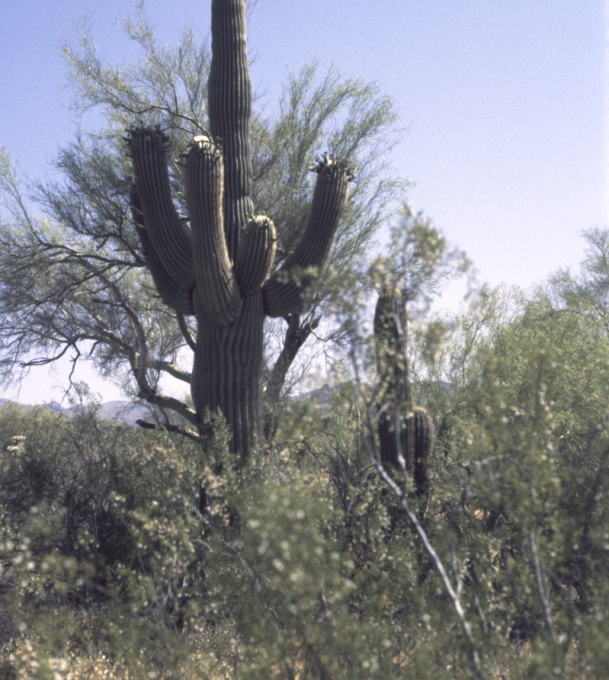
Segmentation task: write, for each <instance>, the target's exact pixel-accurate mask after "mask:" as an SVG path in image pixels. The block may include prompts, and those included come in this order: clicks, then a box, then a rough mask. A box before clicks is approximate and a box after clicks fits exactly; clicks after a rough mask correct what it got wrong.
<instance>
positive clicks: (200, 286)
mask: <svg viewBox="0 0 609 680" xmlns="http://www.w3.org/2000/svg"><path fill="white" fill-rule="evenodd" d="M184 179H185V186H184V189H185V194H186V203H187V204H188V212H189V215H190V223H191V235H192V249H193V256H194V260H193V263H194V273H195V281H196V294H195V296H194V303H195V312H196V314H197V318H199V314H200V313H203V314H204V315H205V316H206V317H207V318H208V319H209V320H210V321H211V322H213V323H215V324H216V325H218V326H224V325H226V324H227V323H230V322H231V321H233V320H234V319H236V318H237V316H238V314H239V312H240V310H241V304H242V303H241V295H240V293H239V288H238V286H237V280H236V279H235V276H234V274H233V268H232V265H231V262H230V260H229V257H228V250H227V248H226V240H225V237H224V215H223V210H222V197H223V193H224V167H223V163H222V153H221V150H220V149H219V148H218V147H217V146H216V145H215V144H213V143H212V142H211V141H209V140H206V141H197V140H195V142H193V144H192V146H191V147H190V150H189V152H188V154H187V155H186V164H185V172H184Z"/></svg>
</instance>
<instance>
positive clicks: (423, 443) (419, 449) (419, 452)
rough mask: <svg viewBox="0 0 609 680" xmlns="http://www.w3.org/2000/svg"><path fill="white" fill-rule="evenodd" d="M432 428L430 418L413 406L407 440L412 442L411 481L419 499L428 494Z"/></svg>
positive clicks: (423, 411) (432, 439)
mask: <svg viewBox="0 0 609 680" xmlns="http://www.w3.org/2000/svg"><path fill="white" fill-rule="evenodd" d="M434 436H435V433H434V426H433V421H432V419H431V416H430V415H429V413H427V411H426V410H425V409H424V408H421V407H420V406H415V408H414V409H413V410H412V413H411V414H409V418H408V438H409V439H411V440H412V443H410V444H409V448H410V450H411V451H412V461H413V471H412V472H413V475H412V476H413V479H414V489H415V493H416V495H417V496H419V497H425V496H427V495H428V494H429V474H428V466H429V457H430V456H431V452H432V449H433V443H434Z"/></svg>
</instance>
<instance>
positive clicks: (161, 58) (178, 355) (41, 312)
mask: <svg viewBox="0 0 609 680" xmlns="http://www.w3.org/2000/svg"><path fill="white" fill-rule="evenodd" d="M225 12H229V13H233V14H234V16H235V17H236V19H235V22H236V23H231V22H229V23H231V26H233V29H234V30H235V31H236V32H234V33H230V32H229V31H227V30H226V29H225V28H223V26H224V24H223V23H222V21H223V19H222V17H224V19H226V17H227V16H228V15H226V14H224V13H225ZM213 21H214V23H213V27H212V32H213V36H212V50H209V49H208V48H207V46H206V45H205V44H203V45H200V44H197V41H196V40H195V38H194V36H193V34H192V32H191V31H189V30H187V31H186V32H185V34H184V36H183V37H182V39H181V41H180V43H179V44H178V45H177V46H176V47H175V48H169V47H166V48H161V47H159V46H158V45H157V43H156V41H155V39H154V37H153V31H152V29H151V27H150V25H149V24H148V23H147V21H146V19H145V18H144V16H143V15H142V14H141V13H140V14H139V15H138V18H137V20H136V21H132V22H127V23H126V30H127V33H128V35H129V37H130V38H132V39H133V40H134V41H135V42H136V43H137V44H138V45H139V47H140V48H141V49H142V51H143V53H144V59H143V60H142V62H140V63H139V64H137V65H135V66H125V67H119V66H106V65H104V63H103V62H102V60H101V59H100V58H99V56H98V54H97V51H96V48H95V47H94V45H93V43H92V41H91V39H90V38H89V36H88V35H87V34H86V33H84V34H83V35H82V37H81V42H80V46H79V47H76V48H73V47H71V46H66V47H65V48H64V50H63V55H64V56H65V58H66V60H67V62H68V65H69V69H70V80H71V85H72V86H73V89H74V91H75V94H76V98H75V103H74V107H75V110H76V111H77V112H79V113H82V115H83V116H85V117H86V115H87V112H88V111H89V110H91V109H93V110H95V111H96V112H98V113H99V114H100V115H101V120H102V125H101V127H99V129H97V130H96V131H93V132H87V131H82V132H81V133H80V134H79V135H78V136H77V138H76V139H75V141H74V142H73V143H71V144H69V145H68V146H67V147H65V148H64V149H63V150H61V152H60V153H59V156H58V158H57V160H56V162H55V169H56V170H57V173H56V174H54V175H53V176H52V178H51V179H49V180H47V181H46V182H41V183H37V184H30V185H29V186H28V187H27V189H26V190H24V189H23V188H22V184H21V183H20V182H19V180H18V177H17V173H16V171H15V170H14V168H13V167H12V165H11V163H10V161H9V159H8V156H7V154H5V153H4V154H3V155H2V163H1V168H0V184H1V190H2V194H3V204H4V208H3V210H2V214H1V215H0V220H1V223H0V319H1V321H0V367H1V369H2V374H3V378H4V379H11V378H14V379H18V378H19V376H20V375H21V374H22V373H23V371H26V372H27V371H28V370H30V369H31V368H32V367H35V366H37V365H40V364H48V363H51V362H53V361H56V360H57V359H58V358H60V357H62V356H67V357H70V358H71V360H72V362H73V363H74V364H76V363H77V362H78V361H79V360H80V358H81V357H83V356H85V355H87V356H88V357H90V358H91V359H92V360H93V362H94V364H95V365H96V367H97V368H98V369H99V370H100V371H101V373H102V374H103V375H105V376H106V377H112V378H113V379H115V380H118V381H119V382H120V384H121V386H122V387H123V388H124V389H126V391H127V392H128V393H129V394H131V395H133V396H135V397H139V398H141V399H143V400H146V401H147V402H148V403H149V404H151V405H153V406H154V407H155V409H156V410H157V417H158V418H159V419H160V421H161V423H162V424H164V425H166V426H168V427H170V428H172V429H180V431H182V432H183V433H184V434H186V435H187V436H190V437H192V438H194V439H198V438H199V434H198V433H197V431H196V430H195V429H192V427H191V426H195V428H196V427H197V426H198V425H199V424H200V413H201V411H202V410H203V409H204V408H205V406H207V407H209V408H211V409H212V410H213V409H215V408H218V407H219V408H221V410H223V412H225V416H226V417H227V419H228V421H229V424H230V425H231V428H233V437H234V442H233V448H234V449H235V450H236V451H238V452H240V453H241V454H242V455H246V453H247V451H248V449H249V447H250V446H251V433H252V432H253V431H255V430H256V427H257V423H258V420H259V403H258V402H257V401H256V399H255V397H254V395H255V394H257V393H258V389H259V388H258V385H259V382H260V380H262V382H263V390H262V391H263V394H264V396H265V399H266V401H267V402H268V403H270V404H273V403H274V402H275V401H276V400H277V398H278V396H279V394H280V393H281V390H282V389H283V386H284V384H285V382H286V376H287V375H288V371H289V370H290V367H291V366H292V365H293V362H294V360H295V358H296V356H297V355H298V353H299V351H300V350H301V348H302V347H303V345H304V343H305V342H306V341H307V339H308V338H309V337H310V336H311V334H312V333H313V332H314V330H315V328H316V327H318V325H319V322H320V319H321V318H322V317H324V316H325V317H326V318H335V317H332V316H331V313H330V312H331V310H332V306H333V305H335V304H336V303H337V302H338V301H340V299H341V298H343V297H344V295H345V294H346V293H347V289H346V287H345V286H346V285H347V284H346V283H345V277H346V274H349V275H351V281H353V280H354V279H356V278H357V277H354V276H352V274H353V272H357V271H363V270H364V268H365V266H366V265H365V261H366V257H367V252H369V245H370V242H371V237H372V236H373V234H374V232H375V229H376V228H377V226H378V225H379V224H380V223H381V220H384V219H386V218H387V216H388V207H389V206H390V205H391V204H392V202H393V200H394V198H395V195H396V191H397V190H398V188H399V187H401V186H402V185H401V184H400V183H399V182H395V181H392V180H390V179H388V178H387V174H386V173H385V172H384V165H385V160H384V153H385V152H386V151H387V150H388V149H389V148H390V146H391V144H392V141H393V140H394V139H395V135H394V134H393V131H394V127H393V126H394V121H395V115H394V113H393V110H392V107H391V104H390V102H389V101H388V99H386V98H384V97H381V96H379V94H378V91H377V90H376V88H375V87H374V86H368V85H365V84H363V83H361V82H360V81H357V80H353V79H351V80H344V79H341V78H340V77H339V75H338V74H337V73H336V72H335V71H334V70H330V71H329V72H328V74H327V75H326V76H325V77H322V78H320V77H319V74H318V73H317V70H316V68H315V67H314V66H310V65H309V66H305V67H304V68H303V70H302V71H301V72H300V73H298V74H296V75H292V76H290V78H289V81H288V84H287V86H286V88H285V90H284V94H283V96H282V99H281V102H280V106H279V111H278V114H277V117H276V118H275V119H273V120H270V119H266V118H264V117H263V116H262V115H260V114H259V113H257V112H256V110H255V109H254V108H251V114H250V107H251V106H252V96H251V93H250V89H251V86H250V85H249V76H248V75H247V61H246V58H245V57H246V55H245V42H244V40H245V33H244V31H245V26H244V15H243V6H242V3H237V4H234V3H226V2H223V3H217V4H216V3H214V20H213ZM223 44H224V47H223V46H222V45H223ZM225 47H226V48H227V50H228V51H224V48H225ZM231 50H233V52H232V54H233V56H232V57H231V56H230V51H231ZM212 52H213V57H212ZM231 69H232V71H231ZM229 71H231V72H232V73H233V76H234V80H233V81H232V83H233V84H232V85H230V86H229V82H230V79H229V80H227V74H228V72H229ZM231 77H232V76H231ZM208 80H209V84H208ZM206 85H208V86H207V87H206ZM253 99H254V102H255V96H254V98H253ZM231 107H232V108H231ZM85 120H86V118H85ZM95 120H96V122H98V121H99V120H100V118H99V117H98V118H96V119H95ZM157 126H159V127H160V131H158V130H157ZM83 129H84V126H83ZM126 130H131V132H130V133H128V135H127V137H128V139H129V142H128V147H129V148H128V149H127V151H128V152H129V154H130V155H131V158H130V157H129V154H127V153H125V141H124V138H125V131H126ZM193 139H194V140H195V141H194V142H193ZM185 152H186V153H185ZM324 152H328V154H327V155H324ZM315 158H321V159H322V161H321V162H320V163H318V164H317V165H316V166H315V169H316V170H317V171H318V172H317V182H316V183H313V182H311V178H313V177H315V175H314V174H311V173H310V172H309V167H310V166H311V164H312V163H313V162H314V160H315ZM342 158H349V159H350V160H351V161H352V162H353V163H354V166H355V168H356V181H355V182H354V183H353V184H352V185H351V188H350V192H349V197H348V200H347V201H346V203H345V197H344V193H345V185H346V181H347V179H348V177H347V175H348V173H347V170H346V168H345V167H344V165H343V164H341V163H340V162H336V161H335V160H332V159H342ZM204 166H205V167H204ZM205 168H207V169H205ZM157 175H162V178H160V177H157ZM134 177H135V189H134V188H133V185H134V181H133V180H134ZM313 184H315V186H313ZM161 185H162V186H163V188H162V190H160V189H159V187H160V186H161ZM337 187H338V188H337ZM32 201H34V203H32ZM343 204H344V205H343ZM32 205H38V206H40V207H41V208H42V210H43V211H44V215H45V217H43V218H40V217H37V216H35V215H34V214H33V212H32V210H33V208H32ZM159 206H160V207H159ZM254 206H256V212H257V213H258V215H259V217H256V215H255V211H254ZM341 206H342V211H341V217H340V219H338V212H339V208H340V207H341ZM163 211H165V212H163ZM260 215H262V216H264V215H269V216H272V218H273V222H274V225H275V232H276V233H275V235H273V228H272V226H271V220H270V218H266V217H260ZM186 216H187V217H186ZM203 225H206V226H205V227H204V228H203ZM273 246H274V247H275V251H274V252H275V256H274V261H273ZM210 248H211V250H210ZM172 253H173V255H172ZM214 255H215V256H217V257H214ZM172 257H173V258H175V259H174V260H173V263H172V264H170V263H169V261H168V259H167V258H169V260H171V259H172ZM324 261H327V265H328V266H327V269H326V270H325V273H324V276H323V277H321V278H319V277H315V276H314V274H317V273H318V269H319V266H320V265H321V264H322V263H323V262H324ZM267 272H268V273H269V274H268V275H269V278H268V280H267V282H266V283H265V276H266V275H267ZM309 284H310V285H309ZM203 291H205V292H204V293H203ZM305 291H306V295H304V298H305V299H304V301H303V300H302V298H303V293H305ZM166 303H169V304H166ZM254 316H255V317H256V322H255V323H254V321H253V317H254ZM265 317H266V321H264V325H263V319H264V318H265ZM269 319H270V321H269ZM273 319H275V321H273ZM286 323H287V326H286ZM246 326H247V327H248V328H249V329H250V331H248V332H245V330H244V329H245V327H246ZM254 326H255V327H256V329H257V330H256V332H255V333H254V332H253V330H252V329H253V328H254ZM237 329H241V330H239V331H237ZM231 333H233V334H234V337H235V338H236V337H241V338H242V340H243V343H245V344H244V345H242V347H241V349H240V350H237V346H236V345H234V344H233V345H232V347H233V349H231V350H229V349H228V344H227V343H226V342H224V341H220V344H219V345H218V351H219V350H220V348H222V351H225V352H227V353H230V352H233V354H232V355H231V356H232V358H231V360H230V362H229V361H228V358H227V357H228V354H227V355H226V356H225V358H221V357H220V356H218V355H217V356H215V357H214V356H213V351H211V350H210V352H209V353H207V352H205V351H204V350H203V347H204V346H205V345H206V344H209V343H210V342H212V341H211V340H210V338H211V336H212V335H214V336H217V335H222V334H224V335H226V334H229V335H230V334H231ZM324 333H325V337H324V339H326V340H333V339H335V338H340V336H341V333H343V329H342V328H341V326H340V324H337V323H329V324H326V327H325V329H324ZM205 338H207V339H205ZM269 339H272V340H274V341H275V342H274V345H273V347H274V352H272V353H267V354H266V355H264V356H263V352H262V350H263V347H268V345H269V342H268V341H269ZM214 342H217V340H214ZM231 342H233V343H234V341H231ZM239 342H240V341H239ZM246 347H247V348H246ZM191 352H192V353H193V354H194V355H195V358H194V365H195V372H194V373H193V372H191V370H190V366H191V365H192V360H191V358H190V356H189V355H190V353H191ZM244 352H245V354H244ZM237 355H239V358H238V359H237ZM253 357H256V359H255V361H254V359H253ZM235 361H237V363H234V362H235ZM242 361H243V362H244V364H243V365H244V366H246V367H247V370H246V371H241V369H239V375H240V379H242V380H245V381H246V382H245V383H244V386H243V387H238V386H237V383H236V382H234V381H235V380H237V377H236V375H237V374H236V373H235V368H237V366H239V367H240V366H241V365H242V364H241V362H242ZM231 362H232V363H231ZM209 371H211V372H212V373H211V374H210V373H209ZM216 371H220V373H216ZM246 373H247V374H248V377H247V378H246V376H245V374H246ZM193 375H196V376H197V377H196V379H193ZM164 376H171V377H173V378H176V379H177V380H179V381H181V382H182V383H183V384H184V388H185V392H186V391H191V388H192V390H193V394H194V400H193V401H192V402H191V401H190V398H189V397H185V398H182V399H180V398H176V397H173V396H169V395H168V394H166V393H165V392H164V387H163V382H162V378H163V377H164ZM231 376H232V377H231ZM212 384H215V385H216V387H214V388H212ZM212 389H215V390H220V392H214V393H211V392H209V391H208V390H212ZM222 390H224V391H223V392H222ZM246 395H247V396H246ZM243 400H245V401H243ZM231 404H232V405H231ZM237 404H240V406H238V407H237V406H236V405H237ZM234 408H237V411H238V412H239V414H238V415H237V411H234V410H233V409H234ZM176 414H177V418H176Z"/></svg>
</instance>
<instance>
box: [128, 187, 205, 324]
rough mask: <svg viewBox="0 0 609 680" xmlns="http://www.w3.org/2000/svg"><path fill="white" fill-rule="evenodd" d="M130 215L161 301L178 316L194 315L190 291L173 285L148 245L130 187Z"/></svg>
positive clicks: (134, 194)
mask: <svg viewBox="0 0 609 680" xmlns="http://www.w3.org/2000/svg"><path fill="white" fill-rule="evenodd" d="M131 214H132V216H133V222H134V224H135V229H136V231H137V234H138V236H139V239H140V243H141V244H142V252H143V253H144V259H145V260H146V264H147V265H148V269H149V270H150V273H151V274H152V279H153V280H154V283H155V286H156V289H157V290H158V291H159V295H160V296H161V300H163V302H164V303H165V304H166V305H169V307H171V308H172V309H173V310H175V311H176V312H177V313H178V314H186V315H190V314H194V313H195V310H194V307H193V304H192V291H191V290H188V289H186V288H182V287H181V286H179V285H178V284H177V283H175V281H174V280H173V279H172V278H171V276H169V274H168V273H167V270H166V269H165V267H164V266H163V263H162V262H161V260H160V258H159V257H158V255H157V254H156V252H155V250H154V248H153V247H152V243H150V238H149V237H148V230H147V229H146V225H145V223H144V215H143V214H142V208H141V203H140V197H139V196H138V194H137V191H136V189H135V187H132V189H131Z"/></svg>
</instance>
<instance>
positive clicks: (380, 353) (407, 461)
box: [374, 286, 434, 496]
mask: <svg viewBox="0 0 609 680" xmlns="http://www.w3.org/2000/svg"><path fill="white" fill-rule="evenodd" d="M405 302H406V301H405V300H404V299H403V298H402V295H401V293H400V291H399V290H398V289H396V288H392V287H389V286H387V287H385V288H384V289H383V291H382V293H381V295H380V296H379V299H378V302H377V304H376V310H375V314H374V333H375V338H376V352H377V361H378V368H379V374H380V376H381V392H380V398H379V409H380V415H379V424H378V433H379V445H380V458H381V462H382V463H383V465H388V466H391V467H394V468H396V469H398V470H399V469H404V470H405V471H406V472H407V473H409V474H410V475H412V478H413V482H414V490H415V493H416V494H417V495H418V496H426V495H427V494H428V492H429V479H428V474H427V466H428V461H429V456H430V455H431V451H432V448H433V437H434V428H433V422H432V420H431V417H430V416H429V413H427V411H426V410H425V409H424V408H421V407H419V406H413V401H412V389H411V384H410V371H409V360H408V315H407V312H406V304H405Z"/></svg>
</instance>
